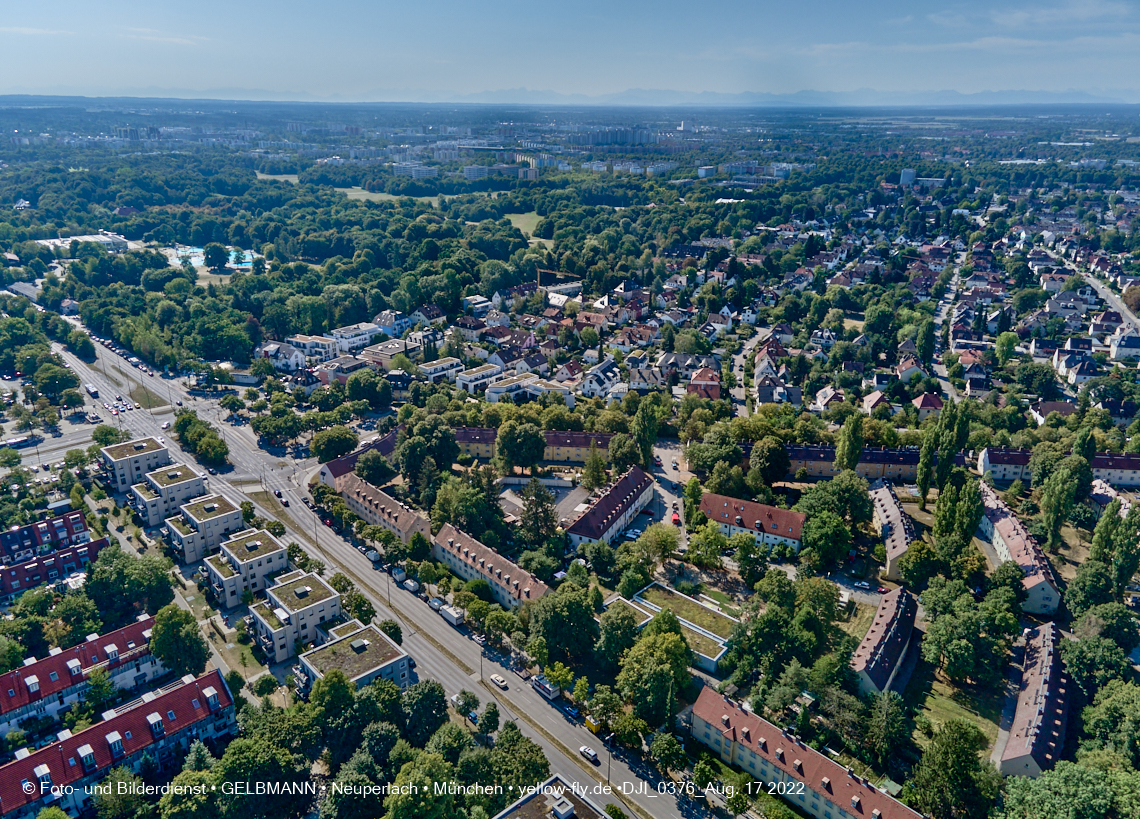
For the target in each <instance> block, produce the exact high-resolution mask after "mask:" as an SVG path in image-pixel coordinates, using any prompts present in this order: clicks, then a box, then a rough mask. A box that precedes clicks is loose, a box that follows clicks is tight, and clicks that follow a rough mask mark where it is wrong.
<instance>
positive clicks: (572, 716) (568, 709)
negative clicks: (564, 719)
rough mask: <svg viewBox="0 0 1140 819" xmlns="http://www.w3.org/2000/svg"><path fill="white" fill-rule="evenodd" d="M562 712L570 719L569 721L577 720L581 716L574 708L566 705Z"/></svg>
mask: <svg viewBox="0 0 1140 819" xmlns="http://www.w3.org/2000/svg"><path fill="white" fill-rule="evenodd" d="M562 710H563V711H565V712H566V716H568V717H570V719H578V718H579V717H581V716H582V712H581V711H579V710H578V709H577V708H575V707H574V706H573V705H567V706H566V707H565V708H563V709H562Z"/></svg>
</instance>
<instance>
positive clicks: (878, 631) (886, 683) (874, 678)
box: [851, 588, 918, 694]
mask: <svg viewBox="0 0 1140 819" xmlns="http://www.w3.org/2000/svg"><path fill="white" fill-rule="evenodd" d="M917 613H918V603H916V602H915V599H914V595H912V594H911V593H910V592H908V591H907V590H906V589H903V588H898V589H895V590H894V591H891V592H888V593H886V594H884V595H883V596H882V599H880V600H879V610H878V611H876V612H875V619H874V620H872V621H871V628H870V629H868V631H867V633H866V634H865V635H864V636H863V640H862V641H861V642H860V643H859V647H858V648H857V649H855V653H854V654H853V655H852V656H851V668H852V669H853V670H854V671H855V673H856V674H857V675H858V677H859V693H861V694H876V693H881V692H883V691H887V690H889V689H890V688H891V686H892V685H893V684H894V682H895V678H896V677H897V676H898V673H899V669H900V668H902V666H903V660H904V659H905V658H906V652H907V649H908V648H910V641H911V637H912V636H913V634H914V617H915V615H916V614H917Z"/></svg>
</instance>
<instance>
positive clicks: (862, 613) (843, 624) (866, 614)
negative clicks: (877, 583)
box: [838, 603, 875, 640]
mask: <svg viewBox="0 0 1140 819" xmlns="http://www.w3.org/2000/svg"><path fill="white" fill-rule="evenodd" d="M874 620H875V607H874V606H869V605H867V604H866V603H856V604H855V611H853V612H852V613H851V616H850V617H848V618H847V619H846V620H841V621H839V623H838V625H839V627H840V628H841V629H843V630H844V631H845V632H847V633H848V634H850V635H851V636H852V637H854V638H855V639H856V640H862V639H863V638H864V637H866V636H867V632H868V631H869V630H870V629H871V623H872V622H874Z"/></svg>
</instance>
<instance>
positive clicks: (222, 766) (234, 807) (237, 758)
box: [213, 737, 308, 819]
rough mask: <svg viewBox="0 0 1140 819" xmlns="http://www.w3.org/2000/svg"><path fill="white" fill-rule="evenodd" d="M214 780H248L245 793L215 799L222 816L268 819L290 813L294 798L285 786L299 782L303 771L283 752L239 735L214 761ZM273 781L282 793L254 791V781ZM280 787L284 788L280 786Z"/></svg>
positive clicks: (252, 738)
mask: <svg viewBox="0 0 1140 819" xmlns="http://www.w3.org/2000/svg"><path fill="white" fill-rule="evenodd" d="M213 773H214V776H215V779H216V781H218V782H248V783H250V787H249V789H248V791H247V792H245V793H237V794H234V795H232V796H228V797H227V798H226V799H224V800H219V804H220V807H221V812H222V817H223V819H270V818H271V817H280V816H287V815H289V814H290V812H291V809H292V806H293V802H294V798H295V797H293V796H292V795H291V794H290V792H289V790H288V788H289V787H291V786H294V785H299V784H300V783H302V782H304V781H305V780H306V779H307V778H308V775H307V772H302V771H301V770H299V769H298V768H297V767H296V766H295V765H294V762H293V758H292V757H291V756H290V755H289V753H288V752H287V751H285V750H284V749H282V748H278V747H277V746H275V745H272V744H270V743H268V742H265V741H264V740H262V739H259V738H256V737H239V738H238V739H235V740H234V741H233V742H231V743H230V744H229V745H228V746H227V747H226V752H225V753H224V754H222V758H221V759H219V760H218V761H217V763H215V765H214V768H213ZM259 782H260V783H266V784H267V785H268V784H269V783H273V785H274V788H275V789H282V790H284V791H285V792H284V793H277V792H273V793H257V790H258V789H257V787H256V783H259ZM282 786H284V788H282Z"/></svg>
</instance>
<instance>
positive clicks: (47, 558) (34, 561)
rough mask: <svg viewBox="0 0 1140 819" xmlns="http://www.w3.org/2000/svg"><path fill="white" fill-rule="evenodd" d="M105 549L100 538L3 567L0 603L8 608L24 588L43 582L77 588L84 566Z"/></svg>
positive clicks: (30, 587)
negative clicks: (64, 584) (61, 583)
mask: <svg viewBox="0 0 1140 819" xmlns="http://www.w3.org/2000/svg"><path fill="white" fill-rule="evenodd" d="M106 546H107V538H105V537H104V538H99V539H98V540H93V541H91V542H89V543H81V544H79V545H76V546H68V547H66V548H63V549H59V550H57V551H54V552H49V553H48V554H45V555H39V556H36V557H33V558H31V559H29V560H25V561H22V562H19V563H10V564H8V565H6V566H4V567H3V569H0V604H2V605H8V604H10V603H12V602H13V601H15V599H16V598H17V597H19V596H20V595H21V594H23V593H24V592H26V591H27V590H28V589H34V588H35V587H36V586H40V585H42V584H44V583H60V582H63V583H67V584H68V586H69V587H74V588H78V587H79V586H80V585H82V582H83V581H84V580H85V579H86V573H85V572H84V570H85V569H86V567H87V565H88V564H89V563H91V562H92V561H93V560H95V558H97V557H98V556H99V552H101V551H102V550H103V549H104V548H106ZM78 573H83V574H78Z"/></svg>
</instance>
